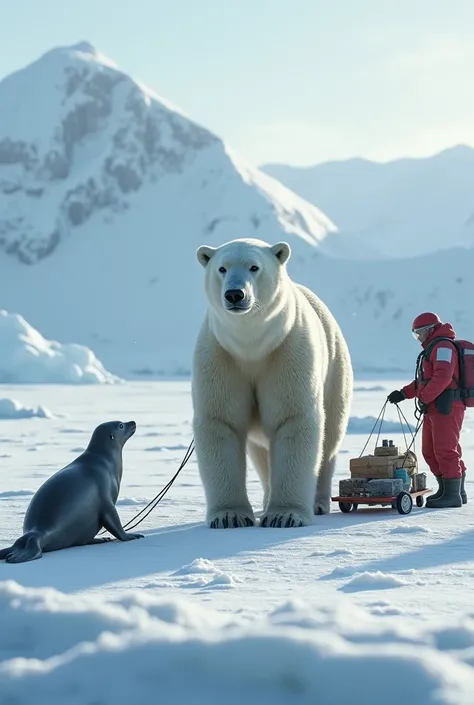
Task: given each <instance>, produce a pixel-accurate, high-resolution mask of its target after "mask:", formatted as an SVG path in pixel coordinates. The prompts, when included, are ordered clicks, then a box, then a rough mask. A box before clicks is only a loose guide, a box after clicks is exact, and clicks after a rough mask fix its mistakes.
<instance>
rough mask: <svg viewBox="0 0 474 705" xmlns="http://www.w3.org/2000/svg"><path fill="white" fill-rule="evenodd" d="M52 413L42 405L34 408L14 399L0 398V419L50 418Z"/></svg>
mask: <svg viewBox="0 0 474 705" xmlns="http://www.w3.org/2000/svg"><path fill="white" fill-rule="evenodd" d="M52 417H53V415H52V413H51V412H50V411H49V410H48V409H46V407H44V406H38V407H36V409H34V408H30V407H28V406H23V404H20V402H19V401H17V400H16V399H8V398H5V399H0V420H2V421H5V420H11V421H13V420H15V419H33V418H38V419H51V418H52Z"/></svg>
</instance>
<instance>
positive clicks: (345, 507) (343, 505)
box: [339, 502, 352, 514]
mask: <svg viewBox="0 0 474 705" xmlns="http://www.w3.org/2000/svg"><path fill="white" fill-rule="evenodd" d="M339 509H340V510H341V512H344V514H348V512H350V511H351V509H352V502H339Z"/></svg>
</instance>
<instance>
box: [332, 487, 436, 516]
mask: <svg viewBox="0 0 474 705" xmlns="http://www.w3.org/2000/svg"><path fill="white" fill-rule="evenodd" d="M432 492H433V490H432V489H428V488H427V489H424V490H417V491H416V492H405V491H403V492H400V493H399V494H398V495H394V496H392V497H370V496H368V497H364V496H362V495H356V496H353V497H341V496H338V497H331V500H332V501H333V502H339V509H340V510H341V512H344V514H347V513H348V512H350V511H353V512H355V511H357V509H358V507H359V504H368V505H374V504H377V505H381V506H387V505H390V507H391V508H392V509H397V510H398V513H399V514H410V512H411V510H412V509H413V498H415V502H416V506H417V507H420V508H421V507H423V506H424V504H425V498H424V495H425V494H428V493H432Z"/></svg>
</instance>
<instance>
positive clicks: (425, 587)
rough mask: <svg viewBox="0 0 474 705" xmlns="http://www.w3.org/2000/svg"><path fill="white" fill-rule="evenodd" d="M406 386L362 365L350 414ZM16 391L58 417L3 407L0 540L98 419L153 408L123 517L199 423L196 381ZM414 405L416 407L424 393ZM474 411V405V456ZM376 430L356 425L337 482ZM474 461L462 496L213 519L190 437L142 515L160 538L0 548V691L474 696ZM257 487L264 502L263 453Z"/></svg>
mask: <svg viewBox="0 0 474 705" xmlns="http://www.w3.org/2000/svg"><path fill="white" fill-rule="evenodd" d="M400 384H401V381H400V380H398V381H393V380H392V381H384V382H382V383H381V382H380V380H376V381H374V380H367V379H365V380H363V381H359V382H357V384H356V390H360V391H356V392H355V396H354V403H353V410H352V415H353V417H354V418H358V419H365V418H366V417H374V416H375V417H376V416H377V414H378V412H379V410H380V408H381V406H382V404H383V402H384V399H385V397H386V395H387V393H388V392H389V391H391V389H393V388H395V387H399V386H400ZM0 397H2V398H5V399H8V398H14V399H16V400H18V402H19V403H20V404H22V405H23V406H24V407H27V408H36V407H39V406H43V405H44V406H46V407H47V408H48V409H49V410H50V411H51V414H52V415H53V416H52V418H30V419H19V420H14V421H12V420H9V421H0V443H1V444H0V547H3V546H5V545H8V544H9V542H11V541H12V540H14V539H15V538H16V537H18V536H19V534H20V533H21V525H22V520H23V515H24V512H25V509H26V507H27V505H28V502H29V500H30V498H31V496H32V493H33V492H34V491H35V490H36V489H37V487H38V486H39V485H40V484H41V483H42V482H43V481H44V480H45V479H46V478H47V477H48V476H49V475H50V474H52V473H53V472H54V471H56V470H57V469H59V468H60V467H62V466H63V465H65V464H66V463H67V462H69V461H70V460H71V459H72V458H73V457H75V455H77V454H78V453H79V452H80V451H81V450H82V449H83V448H84V447H85V445H86V443H87V441H88V439H89V436H90V433H91V431H92V430H93V427H94V426H95V425H96V424H98V423H100V422H102V421H104V420H107V419H113V418H122V419H124V420H129V419H135V421H136V422H137V425H138V428H137V432H136V434H135V436H134V437H133V438H132V439H131V440H130V441H129V443H128V444H127V446H126V448H125V451H124V461H125V469H124V477H123V482H122V489H121V494H120V500H119V503H118V509H119V513H120V515H121V517H122V520H123V522H125V521H127V520H128V519H130V518H131V517H133V516H134V515H135V514H136V512H138V511H139V510H140V509H141V508H142V507H143V506H145V504H146V503H147V501H148V500H150V499H151V498H152V497H153V496H154V495H155V494H156V493H157V492H158V491H159V490H160V489H161V488H162V487H163V486H164V485H165V484H166V482H167V481H168V480H169V479H170V478H171V476H172V475H173V474H174V472H175V470H176V469H177V467H178V465H179V463H180V462H181V460H182V457H183V456H184V454H185V452H186V449H187V447H188V445H189V443H190V441H191V439H192V428H191V416H192V408H191V399H190V385H189V382H187V381H180V382H130V383H127V384H123V385H110V386H109V385H104V386H102V385H101V386H99V387H97V386H92V387H91V386H74V387H70V386H68V387H64V386H61V385H51V386H28V385H22V386H16V385H15V386H7V385H3V386H1V387H0ZM402 408H403V411H404V412H405V413H406V416H407V418H408V420H409V421H410V423H413V421H414V420H413V416H412V413H411V410H412V407H411V403H409V402H405V405H404V406H403V407H402ZM387 417H388V418H389V419H390V420H391V421H394V420H396V419H397V415H396V411H395V410H394V409H393V408H389V409H388V412H387ZM366 423H367V424H368V427H367V426H363V424H362V422H360V421H359V427H362V428H361V430H365V429H366V428H367V430H370V428H371V427H372V425H373V423H372V421H371V419H368V420H367V422H366ZM473 429H474V414H472V413H471V412H469V413H468V414H467V418H466V423H465V429H464V432H463V437H462V442H463V446H464V451H465V457H466V459H467V464H468V468H469V470H470V469H471V468H472V466H473V460H474V436H473V435H472V431H473ZM382 436H388V437H389V438H392V439H393V440H394V441H395V442H396V443H398V444H402V443H403V438H402V436H401V435H396V434H394V433H391V432H390V433H387V434H384V433H383V431H382ZM365 440H366V435H365V433H362V434H358V433H348V434H347V436H346V439H345V442H344V445H343V448H342V450H341V453H340V455H339V459H338V464H337V472H336V476H335V480H334V490H335V491H336V490H337V483H338V481H339V479H341V478H343V477H346V476H348V464H349V458H350V457H352V456H354V455H358V454H359V453H360V451H361V450H362V447H363V445H364V443H365ZM416 448H417V450H418V451H419V442H418V443H417V446H416ZM419 457H420V459H421V454H419ZM421 465H422V466H423V465H424V464H423V461H422V460H421ZM471 477H472V476H471V474H469V479H468V482H467V490H468V494H469V496H470V497H471V498H472V499H470V502H469V503H468V504H467V505H466V506H464V507H462V508H461V509H459V510H427V509H418V508H416V507H414V508H413V511H412V513H411V514H410V515H408V516H401V515H399V514H398V513H396V512H394V511H392V510H387V509H381V508H372V509H369V508H361V509H359V511H358V512H356V513H351V514H342V513H341V512H340V511H339V509H338V507H337V505H333V511H332V512H331V513H330V514H329V515H327V516H322V517H321V516H318V517H315V518H314V522H313V525H312V526H311V527H307V528H301V529H270V528H269V529H263V528H260V527H258V526H257V527H252V528H246V529H232V530H222V531H211V530H210V529H208V528H206V526H205V525H204V524H203V519H204V512H205V503H204V494H203V490H202V486H201V483H200V480H199V475H198V471H197V467H196V462H195V456H194V455H193V456H192V458H191V460H190V461H189V463H188V464H187V465H186V466H185V468H184V469H183V471H182V473H181V475H180V476H179V477H178V479H177V481H176V483H175V485H174V486H173V487H172V488H171V490H170V491H169V493H168V494H167V495H166V497H165V498H164V499H163V501H162V502H161V504H159V505H158V507H157V509H156V510H155V511H154V512H153V513H152V514H151V515H150V516H149V517H148V518H147V519H146V520H145V522H144V523H143V524H142V526H141V528H143V530H144V533H145V534H146V537H145V538H144V539H141V540H139V541H133V542H131V543H128V544H122V543H118V542H112V543H109V544H104V545H99V546H90V547H84V548H76V549H68V550H65V551H59V552H57V553H55V554H45V555H44V556H43V558H42V559H41V560H39V561H34V562H31V563H27V564H20V565H9V564H6V563H4V562H0V625H1V628H0V702H1V703H2V705H3V703H10V702H11V703H15V705H65V704H66V703H67V705H86V703H87V704H89V703H93V702H94V703H101V705H128V703H130V702H131V701H133V700H136V701H139V700H140V699H145V700H146V702H153V701H154V700H155V699H156V698H158V699H159V700H160V702H161V701H162V702H164V703H167V705H174V704H175V703H176V704H178V703H179V704H181V703H183V705H197V704H203V703H210V702H216V701H218V700H219V701H223V702H226V703H227V705H234V704H235V705H236V704H237V703H239V705H240V703H242V702H243V701H244V700H245V702H246V703H247V705H253V704H254V703H258V704H259V705H262V704H264V705H266V703H270V702H271V703H272V705H299V704H301V705H310V704H311V705H314V704H315V703H317V704H318V705H379V704H380V703H382V702H383V703H384V704H385V705H395V704H396V705H399V703H400V702H414V703H415V702H416V704H417V705H435V703H436V704H437V705H439V704H440V703H442V704H445V705H447V704H448V703H449V704H452V705H454V704H455V705H463V704H465V705H472V692H474V606H473V601H472V590H471V588H470V585H471V583H472V579H473V576H474V552H473V548H472V546H473V540H474V509H473V508H474V486H473V482H472V481H471ZM249 488H250V496H251V500H252V501H253V504H254V507H255V508H256V509H257V510H259V509H260V506H261V500H262V492H261V488H260V485H259V482H258V480H257V477H256V475H255V473H254V472H253V470H252V471H251V472H250V475H249ZM52 589H53V590H52ZM55 591H58V592H55Z"/></svg>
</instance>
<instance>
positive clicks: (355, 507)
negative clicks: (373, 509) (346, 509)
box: [352, 502, 359, 512]
mask: <svg viewBox="0 0 474 705" xmlns="http://www.w3.org/2000/svg"><path fill="white" fill-rule="evenodd" d="M358 509H359V505H358V504H357V502H353V503H352V511H353V512H356V511H357V510H358Z"/></svg>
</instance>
